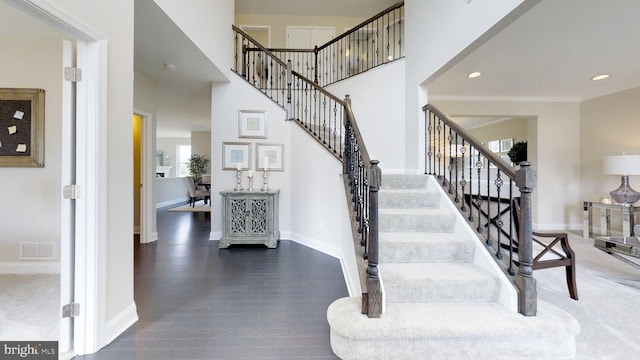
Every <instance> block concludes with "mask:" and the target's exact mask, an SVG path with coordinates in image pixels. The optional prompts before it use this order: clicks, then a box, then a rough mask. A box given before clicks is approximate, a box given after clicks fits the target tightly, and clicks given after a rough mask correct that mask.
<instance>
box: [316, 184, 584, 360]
mask: <svg viewBox="0 0 640 360" xmlns="http://www.w3.org/2000/svg"><path fill="white" fill-rule="evenodd" d="M380 199H382V200H381V201H380V209H379V221H380V233H379V240H380V246H379V247H380V265H379V270H380V276H381V278H382V280H383V283H384V299H385V304H384V305H383V309H384V313H383V314H382V316H381V317H380V318H379V319H370V318H367V317H366V315H362V314H361V313H360V306H361V299H360V298H358V297H354V298H343V299H339V300H336V301H335V302H334V303H333V304H331V306H329V309H328V310H327V320H328V321H329V325H330V327H331V347H332V349H333V351H334V353H335V354H336V355H337V356H338V357H340V358H341V359H403V360H404V359H570V358H573V357H574V354H575V336H576V335H577V334H578V333H579V331H580V326H579V324H578V323H577V321H576V320H575V319H574V318H573V317H571V315H569V314H568V313H566V312H564V311H563V310H560V309H558V308H556V307H554V306H552V305H550V304H546V303H542V302H540V301H538V313H537V316H533V317H525V316H523V315H520V314H519V313H517V293H516V290H515V289H514V287H513V286H512V284H511V283H510V282H509V280H508V279H507V278H506V275H504V273H503V272H502V270H501V269H500V267H499V266H498V265H497V264H496V263H495V261H494V260H493V259H492V257H491V255H490V254H489V253H488V252H487V251H486V250H485V249H484V245H483V244H482V242H481V241H480V239H478V238H477V236H476V234H475V232H474V231H473V230H472V229H471V227H470V226H469V225H468V224H467V223H466V221H465V219H464V218H463V217H462V215H461V214H460V212H459V211H458V209H457V208H456V207H455V206H454V205H453V204H452V203H451V202H450V201H449V199H448V198H447V195H446V194H445V193H444V191H443V190H442V188H441V187H440V185H439V184H438V183H437V182H436V181H435V180H434V179H433V177H431V176H426V175H383V179H382V187H381V189H380ZM403 203H404V204H406V206H403Z"/></svg>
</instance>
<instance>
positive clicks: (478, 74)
mask: <svg viewBox="0 0 640 360" xmlns="http://www.w3.org/2000/svg"><path fill="white" fill-rule="evenodd" d="M480 75H482V73H481V72H477V71H475V72H472V73H471V74H469V75H467V77H468V78H469V79H475V78H477V77H479V76H480Z"/></svg>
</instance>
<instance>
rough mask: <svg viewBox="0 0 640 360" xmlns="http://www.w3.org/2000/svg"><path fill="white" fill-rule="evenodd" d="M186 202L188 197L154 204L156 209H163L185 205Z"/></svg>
mask: <svg viewBox="0 0 640 360" xmlns="http://www.w3.org/2000/svg"><path fill="white" fill-rule="evenodd" d="M186 202H189V197H188V196H185V197H183V198H179V199H173V200H169V201H163V202H161V203H157V204H156V209H157V208H161V207H165V206H171V205H177V204H182V203H186Z"/></svg>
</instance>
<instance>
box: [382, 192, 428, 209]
mask: <svg viewBox="0 0 640 360" xmlns="http://www.w3.org/2000/svg"><path fill="white" fill-rule="evenodd" d="M439 206H440V194H438V193H437V192H435V191H429V190H415V189H412V190H407V189H393V190H380V192H379V198H378V207H379V208H381V209H386V208H437V207H439Z"/></svg>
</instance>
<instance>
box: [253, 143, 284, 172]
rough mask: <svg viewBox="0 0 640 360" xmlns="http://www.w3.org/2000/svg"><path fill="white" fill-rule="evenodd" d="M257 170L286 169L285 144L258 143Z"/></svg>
mask: <svg viewBox="0 0 640 360" xmlns="http://www.w3.org/2000/svg"><path fill="white" fill-rule="evenodd" d="M256 159H257V162H256V164H257V165H256V170H262V171H264V170H265V168H267V169H269V171H284V144H256Z"/></svg>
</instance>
